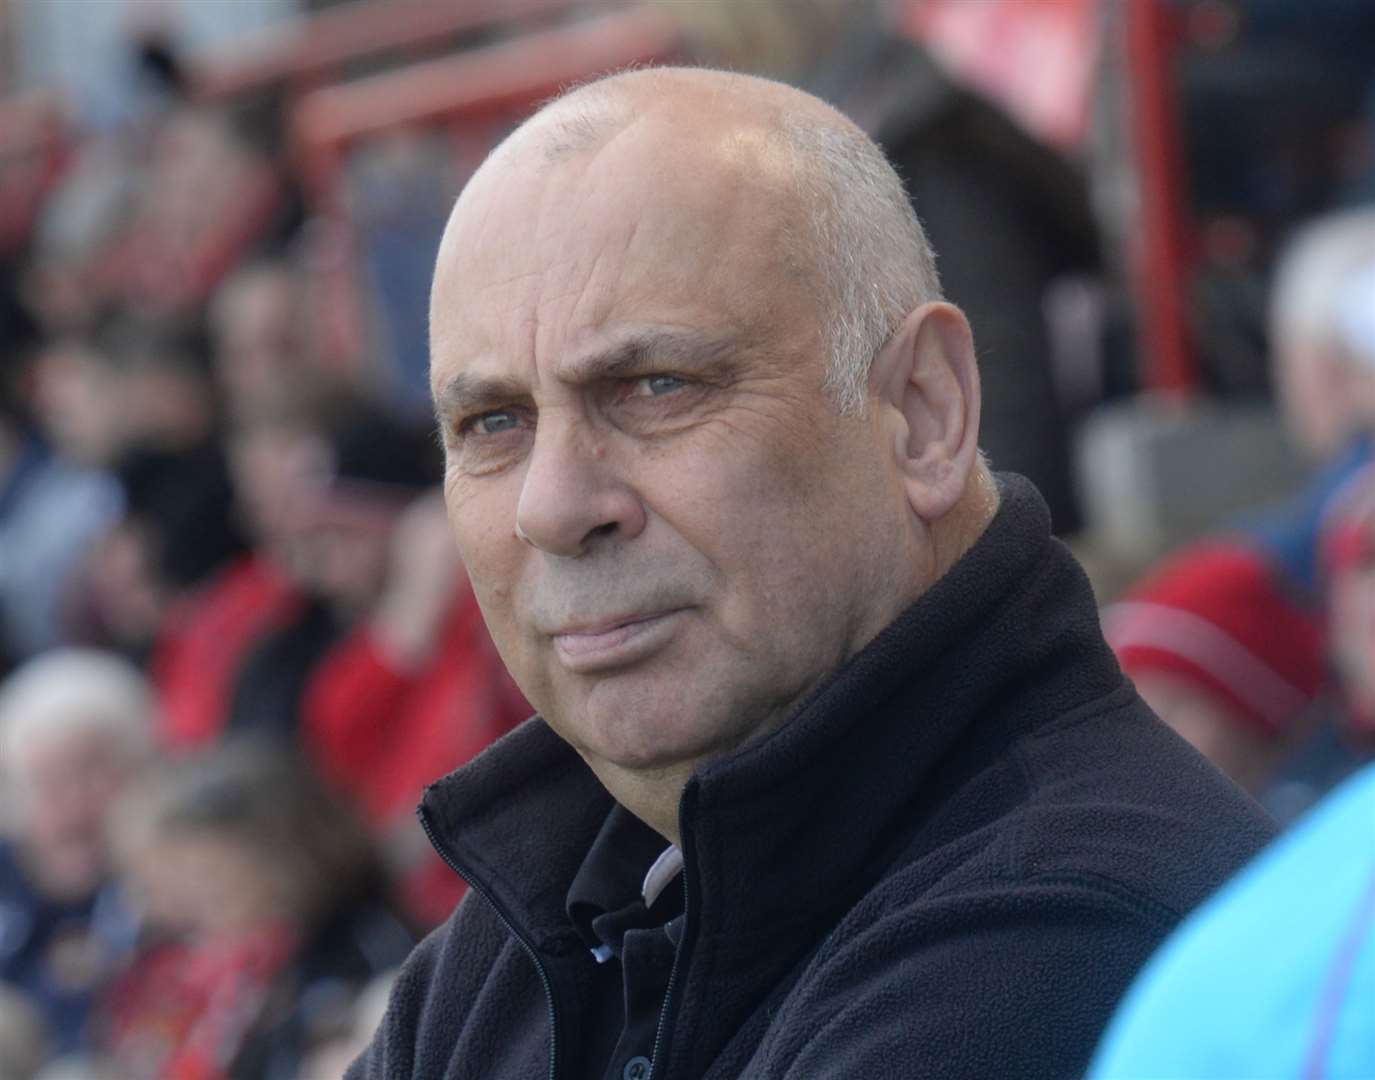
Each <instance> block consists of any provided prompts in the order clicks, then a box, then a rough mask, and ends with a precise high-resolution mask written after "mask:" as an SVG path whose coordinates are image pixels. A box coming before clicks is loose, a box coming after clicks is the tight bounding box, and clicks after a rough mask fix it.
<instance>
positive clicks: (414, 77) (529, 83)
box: [292, 9, 678, 207]
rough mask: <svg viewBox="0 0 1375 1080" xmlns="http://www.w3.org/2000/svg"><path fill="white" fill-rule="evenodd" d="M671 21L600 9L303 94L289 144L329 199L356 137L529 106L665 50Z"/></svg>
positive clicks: (478, 120) (671, 46)
mask: <svg viewBox="0 0 1375 1080" xmlns="http://www.w3.org/2000/svg"><path fill="white" fill-rule="evenodd" d="M677 47H678V38H677V33H676V28H675V25H674V24H673V23H672V22H671V21H670V20H668V19H667V18H665V17H664V16H662V15H660V14H658V13H657V12H655V11H652V10H649V9H640V10H633V11H627V12H624V13H620V14H615V15H605V16H600V17H596V18H590V19H586V20H584V21H581V22H578V23H574V24H571V25H569V26H566V27H561V28H559V29H556V30H546V31H539V32H536V33H531V34H527V35H524V36H522V37H519V38H514V39H512V40H510V41H507V42H503V43H501V44H498V45H492V46H485V47H482V48H479V49H473V50H470V51H468V52H466V53H462V54H459V55H457V56H453V57H446V58H443V59H440V60H431V61H427V62H424V63H419V64H413V65H411V66H410V67H408V68H406V69H404V70H401V71H397V72H392V73H388V74H384V75H377V76H373V77H371V78H367V79H359V80H356V81H354V82H351V83H346V84H344V85H341V86H336V87H330V88H328V89H324V90H317V91H315V92H314V93H312V94H309V95H307V97H306V98H304V99H303V100H302V101H301V103H300V105H299V106H298V107H297V109H296V110H295V113H294V116H293V121H292V130H293V137H294V145H295V148H296V150H297V153H298V156H299V160H300V163H301V165H302V168H303V170H304V174H305V176H306V179H307V183H308V187H309V190H310V192H311V194H312V196H313V197H314V198H315V199H316V200H317V201H318V203H319V204H320V205H322V206H326V207H327V206H328V205H329V204H330V202H331V198H332V195H333V194H334V191H335V183H336V181H337V178H338V175H339V167H340V164H341V163H342V160H343V158H344V156H345V155H346V154H347V153H348V151H349V150H350V149H351V148H352V147H353V146H354V145H356V144H358V143H360V142H364V141H366V140H368V139H370V138H373V137H375V136H380V135H384V134H388V133H393V132H395V131H397V130H402V129H406V128H416V127H431V128H433V127H442V128H454V127H461V126H464V125H473V124H483V123H487V122H490V121H491V120H493V119H495V118H498V117H501V116H508V115H513V114H520V113H523V112H530V111H533V109H534V108H535V107H536V106H537V105H538V104H539V103H540V102H541V101H542V100H544V99H545V98H548V97H549V96H551V95H553V94H555V93H557V92H558V91H559V90H560V89H561V88H562V87H565V86H567V85H569V84H570V83H575V82H577V81H578V80H580V79H585V78H588V77H589V76H592V75H595V74H598V73H600V72H606V71H612V70H615V69H617V68H621V67H626V66H629V65H632V64H639V63H650V62H653V61H656V60H662V59H666V58H668V57H670V56H672V55H673V54H674V52H675V51H676V50H677Z"/></svg>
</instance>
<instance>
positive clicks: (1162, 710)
mask: <svg viewBox="0 0 1375 1080" xmlns="http://www.w3.org/2000/svg"><path fill="white" fill-rule="evenodd" d="M1103 630H1104V634H1105V636H1106V637H1107V639H1108V644H1110V645H1111V646H1112V648H1113V650H1114V651H1115V652H1116V653H1117V658H1118V660H1119V662H1120V663H1121V665H1122V669H1123V670H1124V671H1125V672H1126V673H1127V674H1128V675H1129V676H1131V679H1132V681H1133V682H1134V683H1136V688H1137V690H1138V691H1139V692H1140V694H1141V696H1142V697H1143V698H1145V699H1146V703H1147V704H1148V705H1150V706H1151V708H1152V709H1154V710H1155V712H1156V713H1157V714H1158V715H1160V716H1161V717H1163V718H1164V719H1165V720H1166V722H1167V723H1169V724H1170V726H1171V727H1173V728H1174V729H1175V730H1176V731H1177V732H1179V734H1181V735H1183V736H1184V738H1186V739H1188V740H1189V742H1191V743H1193V745H1194V746H1195V747H1197V748H1198V750H1199V751H1200V752H1201V753H1202V754H1203V755H1204V756H1205V757H1207V758H1208V759H1210V760H1211V761H1212V762H1213V764H1215V765H1217V766H1218V768H1220V769H1221V770H1222V771H1223V772H1225V773H1226V774H1227V775H1228V776H1230V777H1231V778H1232V779H1233V780H1235V781H1236V782H1237V783H1238V784H1240V785H1241V786H1242V787H1244V788H1246V789H1247V790H1248V791H1250V792H1251V793H1252V794H1258V793H1259V792H1260V791H1261V790H1263V788H1264V787H1265V785H1266V784H1267V783H1268V782H1269V781H1270V779H1271V777H1272V775H1273V773H1274V771H1275V769H1276V768H1277V767H1278V766H1279V764H1280V762H1281V761H1282V760H1283V759H1284V757H1285V756H1286V755H1287V754H1288V753H1289V752H1291V751H1292V750H1293V749H1294V747H1295V746H1296V745H1298V743H1299V741H1300V740H1301V738H1302V737H1303V736H1304V735H1305V734H1307V727H1306V724H1305V721H1306V720H1307V719H1309V718H1311V710H1312V706H1313V702H1314V700H1315V699H1316V697H1317V695H1318V691H1319V689H1320V687H1321V685H1322V682H1323V654H1322V630H1321V627H1320V625H1319V623H1318V621H1317V620H1316V619H1315V618H1314V617H1313V616H1312V615H1311V614H1309V613H1307V612H1305V611H1303V610H1302V609H1301V608H1299V607H1298V606H1297V605H1295V604H1294V603H1293V601H1292V600H1290V599H1289V598H1288V597H1286V596H1285V595H1284V594H1283V592H1282V591H1281V589H1280V587H1279V583H1278V582H1277V581H1276V580H1275V576H1274V573H1273V571H1272V570H1271V569H1270V567H1269V566H1268V565H1267V564H1266V563H1265V561H1264V560H1263V559H1262V558H1261V557H1260V556H1259V555H1257V554H1256V553H1255V552H1253V551H1249V550H1247V549H1246V548H1244V547H1241V546H1234V545H1221V544H1219V545H1207V544H1200V545H1197V546H1195V547H1192V548H1189V549H1187V550H1186V551H1184V552H1182V553H1180V554H1179V555H1177V556H1175V557H1174V558H1173V559H1170V560H1168V561H1167V562H1166V563H1165V564H1164V565H1162V566H1161V567H1160V568H1159V569H1157V570H1156V571H1155V572H1153V573H1152V574H1151V575H1150V576H1149V577H1148V578H1147V579H1146V580H1145V581H1143V582H1141V583H1140V584H1139V585H1137V586H1136V587H1135V588H1133V589H1132V590H1131V591H1130V592H1129V593H1128V594H1127V595H1126V596H1125V597H1124V598H1123V599H1122V600H1120V601H1119V602H1117V603H1115V604H1113V605H1111V606H1110V607H1108V608H1107V610H1106V611H1105V612H1104V613H1103Z"/></svg>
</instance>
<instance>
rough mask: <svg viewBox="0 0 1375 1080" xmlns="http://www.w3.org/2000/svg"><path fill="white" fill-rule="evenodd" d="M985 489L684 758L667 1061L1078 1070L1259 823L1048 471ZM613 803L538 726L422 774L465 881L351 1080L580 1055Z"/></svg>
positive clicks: (603, 990) (695, 1072)
mask: <svg viewBox="0 0 1375 1080" xmlns="http://www.w3.org/2000/svg"><path fill="white" fill-rule="evenodd" d="M1001 484H1002V495H1003V504H1002V508H1001V510H1000V511H999V513H998V515H997V517H996V518H995V520H994V521H993V523H992V524H991V526H990V527H989V528H988V530H987V531H986V533H985V534H984V536H983V537H982V538H981V539H980V540H979V541H978V542H977V544H976V545H975V546H974V548H973V549H972V550H971V551H970V552H969V553H968V554H967V555H965V556H964V558H962V559H961V560H960V561H959V563H957V565H956V566H955V567H954V569H953V570H952V571H951V572H950V573H949V574H947V575H946V576H945V577H944V578H943V579H941V581H939V582H938V583H937V584H936V585H935V586H934V587H933V588H932V589H931V590H930V591H929V592H928V593H927V594H926V595H925V596H923V597H922V598H921V599H920V600H918V601H917V603H915V604H914V605H913V606H912V607H911V608H909V609H908V610H907V611H906V612H905V613H904V614H903V615H901V616H900V617H899V618H898V619H897V620H896V621H895V622H894V623H893V624H892V625H891V626H889V627H888V628H887V629H886V630H885V631H883V633H881V634H880V635H879V636H878V637H877V638H876V639H875V640H874V641H873V642H872V643H870V644H869V645H868V646H867V647H866V648H865V649H864V650H862V651H861V652H860V653H859V654H858V655H857V656H855V657H854V658H853V659H851V660H850V661H849V662H848V663H847V664H846V665H845V666H844V667H843V668H842V669H841V670H840V671H838V672H837V673H836V674H835V675H834V676H833V677H832V678H831V679H830V680H829V681H828V682H826V683H825V684H824V685H823V686H822V687H820V688H819V689H818V690H817V691H816V692H815V693H814V694H813V695H812V696H811V697H810V698H809V699H808V700H806V701H804V702H803V703H802V704H801V705H800V707H799V708H798V709H797V710H796V712H795V713H794V714H793V716H792V717H791V719H789V720H788V721H787V722H786V723H785V724H783V725H782V726H781V727H780V728H779V729H778V730H776V731H774V732H773V733H772V734H770V735H768V736H766V737H764V738H761V739H760V740H758V741H756V742H754V743H752V744H749V745H748V746H746V747H744V748H743V749H742V750H740V751H738V752H736V753H735V754H733V755H731V756H729V757H727V758H724V759H721V760H718V761H715V762H712V763H710V764H708V765H705V766H703V767H702V768H700V769H699V770H698V771H697V773H696V774H695V775H694V777H693V778H692V780H690V781H689V783H688V785H687V787H686V789H685V790H684V793H683V798H682V803H681V807H680V823H681V833H682V847H683V854H684V857H685V870H684V884H685V888H686V922H685V928H684V932H683V937H682V939H681V942H680V945H679V949H678V956H677V960H676V964H675V970H674V973H673V975H672V977H671V985H670V990H669V994H668V999H667V1001H666V1002H665V1005H664V1008H663V1013H662V1016H661V1020H660V1031H661V1039H660V1046H659V1049H658V1050H657V1052H656V1054H655V1056H654V1061H653V1070H652V1074H651V1075H652V1078H653V1080H704V1078H706V1080H717V1078H724V1077H749V1078H750V1080H774V1078H776V1080H826V1078H829V1077H834V1078H837V1080H839V1078H847V1080H848V1078H854V1077H865V1078H868V1080H876V1078H893V1080H910V1078H913V1077H923V1078H938V1077H951V1078H953V1077H971V1078H973V1077H980V1078H986V1077H1000V1078H1004V1077H1071V1076H1078V1075H1080V1074H1081V1073H1082V1072H1083V1070H1084V1068H1085V1067H1086V1066H1087V1064H1088V1061H1089V1057H1090V1055H1091V1053H1092V1051H1093V1047H1094V1045H1095V1043H1096V1042H1097V1040H1098V1037H1099V1035H1100V1033H1101V1032H1102V1029H1103V1027H1104V1026H1105V1025H1106V1023H1107V1020H1108V1018H1109V1016H1110V1015H1111V1013H1112V1010H1113V1007H1114V1006H1115V1004H1116V1003H1117V1000H1118V998H1119V997H1120V996H1121V994H1122V992H1123V991H1124V990H1125V989H1126V987H1127V985H1128V983H1129V982H1130V981H1131V978H1132V976H1133V975H1134V974H1135V972H1136V971H1137V969H1138V968H1139V967H1140V966H1141V965H1142V964H1143V962H1144V961H1145V960H1146V958H1147V957H1148V956H1149V955H1150V953H1151V952H1152V950H1153V949H1154V948H1155V947H1156V945H1157V944H1158V943H1159V942H1160V941H1161V940H1162V939H1163V938H1164V937H1165V936H1166V935H1167V934H1168V933H1169V932H1170V930H1171V929H1172V928H1173V927H1174V926H1175V924H1176V923H1178V922H1179V921H1180V919H1181V918H1182V917H1183V916H1184V914H1185V913H1187V912H1188V911H1189V910H1190V909H1192V908H1193V907H1194V906H1195V905H1197V904H1198V903H1200V902H1201V901H1202V900H1203V899H1204V898H1205V897H1207V896H1208V895H1209V894H1210V893H1211V892H1212V891H1213V890H1214V889H1215V888H1216V887H1217V886H1218V885H1219V884H1221V883H1222V882H1223V881H1224V880H1225V879H1226V878H1227V877H1228V876H1230V875H1231V874H1232V873H1233V871H1235V870H1236V869H1237V868H1238V867H1239V866H1241V865H1242V864H1243V863H1244V862H1246V861H1247V860H1248V859H1249V858H1250V857H1251V856H1252V855H1253V854H1255V852H1256V851H1257V850H1258V849H1259V848H1260V847H1261V846H1262V845H1263V844H1264V843H1265V842H1266V841H1267V840H1268V838H1269V836H1270V826H1269V824H1268V822H1267V820H1266V819H1265V817H1264V816H1263V815H1262V814H1261V812H1260V811H1259V810H1258V809H1257V808H1256V807H1255V805H1254V804H1253V803H1251V802H1250V801H1249V800H1248V799H1247V798H1246V797H1245V796H1243V795H1242V794H1241V793H1240V792H1239V791H1238V790H1237V789H1236V788H1234V787H1233V786H1232V785H1231V784H1230V783H1229V782H1228V781H1226V780H1224V779H1223V778H1222V776H1221V775H1220V774H1219V773H1217V772H1216V771H1215V770H1214V769H1213V768H1212V767H1211V766H1210V765H1209V764H1208V763H1207V762H1205V761H1204V760H1203V759H1202V758H1201V757H1199V756H1198V755H1197V754H1196V753H1195V752H1194V751H1193V750H1192V749H1190V748H1189V747H1188V746H1187V745H1186V744H1185V743H1184V742H1183V741H1182V740H1180V739H1179V738H1177V737H1176V736H1175V735H1174V734H1173V733H1172V732H1170V731H1169V730H1168V729H1167V728H1166V727H1165V726H1164V725H1163V724H1161V723H1160V722H1159V721H1158V720H1157V719H1156V718H1155V717H1154V716H1153V715H1152V714H1151V713H1150V712H1149V711H1148V710H1147V708H1146V707H1145V705H1144V704H1143V703H1142V702H1141V700H1140V699H1139V698H1138V697H1137V695H1136V693H1135V691H1134V690H1133V688H1132V686H1131V685H1130V683H1128V682H1127V681H1126V680H1125V679H1124V678H1123V676H1122V674H1121V673H1120V671H1119V670H1118V668H1117V665H1116V662H1115V661H1114V660H1113V657H1112V653H1111V652H1110V651H1109V649H1108V647H1107V645H1106V644H1105V643H1104V641H1103V638H1102V635H1101V633H1100V631H1099V627H1098V616H1097V611H1096V608H1095V605H1094V600H1093V595H1092V592H1091V591H1090V588H1089V584H1088V581H1087V580H1086V579H1085V577H1084V575H1083V573H1082V571H1081V570H1080V568H1079V567H1078V565H1077V564H1076V563H1075V562H1074V560H1073V558H1072V557H1071V556H1070V555H1069V553H1068V552H1067V551H1066V550H1065V549H1064V548H1063V547H1062V546H1061V545H1060V544H1059V543H1058V542H1056V541H1054V540H1053V539H1052V538H1051V537H1050V533H1049V516H1048V514H1047V512H1046V509H1045V505H1044V503H1043V502H1042V501H1041V499H1040V497H1039V496H1038V495H1037V494H1036V492H1035V489H1034V488H1032V487H1031V486H1030V485H1029V484H1028V483H1027V482H1026V481H1024V480H1021V479H1020V478H1018V477H1014V476H1005V477H1002V478H1001ZM610 805H611V801H610V798H609V796H608V795H607V794H606V793H605V791H604V790H603V789H602V788H601V787H600V785H599V784H598V783H597V782H596V780H595V778H594V777H593V775H592V774H591V772H590V771H589V770H588V769H587V768H586V766H585V765H584V764H583V763H582V761H581V759H580V758H579V757H578V756H577V755H576V754H575V753H574V752H573V751H572V750H570V749H569V748H568V747H567V746H566V745H565V744H564V743H563V742H562V741H561V740H560V739H559V738H557V737H556V736H555V735H554V734H553V733H552V732H551V731H550V730H549V728H548V727H547V726H546V725H545V724H544V723H543V721H542V720H539V719H534V720H531V721H530V722H528V723H526V724H525V725H523V726H522V727H520V728H519V729H517V730H516V731H515V732H513V733H512V734H511V735H509V736H508V737H507V738H505V739H504V740H502V741H501V742H499V743H498V744H496V745H495V746H494V747H492V748H491V749H490V750H489V751H488V752H487V753H485V754H484V755H482V756H480V757H479V758H478V759H477V760H475V761H474V762H472V763H471V764H470V765H468V766H466V767H464V768H463V769H461V770H459V771H458V772H456V773H454V774H453V775H451V776H449V777H448V778H446V779H445V780H443V781H440V782H439V783H438V784H436V785H434V786H433V787H431V788H430V790H429V791H428V792H427V793H426V796H425V801H424V803H423V805H422V807H421V818H422V821H423V822H424V824H425V827H426V829H427V830H428V831H429V833H430V835H431V838H432V840H433V841H434V842H435V844H436V846H437V847H438V848H439V850H440V853H441V854H442V855H443V856H444V857H445V858H446V859H447V860H449V862H450V863H451V864H452V865H454V866H455V867H456V868H458V869H459V871H460V872H461V873H462V874H463V875H464V876H465V877H467V878H468V879H469V881H470V882H471V883H472V885H473V891H472V892H470V893H469V895H468V897H467V899H465V900H464V902H463V903H462V904H461V905H460V906H459V908H458V910H457V911H456V912H455V914H454V916H453V917H452V918H451V919H450V921H449V922H448V924H447V925H446V926H444V927H441V928H440V929H439V930H437V931H436V932H435V933H434V934H432V935H431V936H430V937H429V938H428V939H427V940H426V941H425V942H423V943H422V944H421V945H420V946H419V948H418V949H417V950H416V952H415V953H414V954H413V955H412V957H411V959H410V960H409V961H408V962H407V964H406V966H405V967H404V969H403V970H402V973H401V975H400V978H399V980H398V982H397V985H396V989H395V991H394V993H393V998H392V1002H391V1006H390V1008H389V1010H388V1013H387V1016H386V1018H385V1019H384V1021H383V1023H382V1026H381V1028H380V1029H379V1031H378V1033H377V1035H376V1038H375V1041H374V1043H373V1045H372V1047H371V1048H370V1049H369V1050H368V1051H367V1053H366V1054H364V1056H363V1057H362V1058H361V1059H360V1060H359V1061H358V1062H357V1063H356V1064H355V1065H354V1067H353V1068H352V1070H351V1071H350V1073H349V1078H350V1080H399V1078H403V1077H425V1078H433V1080H440V1078H446V1080H458V1078H471V1080H505V1078H512V1080H515V1078H520V1080H529V1078H538V1077H542V1076H549V1077H552V1078H556V1080H563V1078H575V1077H582V1076H585V1075H588V1072H587V1071H586V1070H587V1066H586V1065H585V1063H584V1062H583V1057H582V1055H583V1046H584V1025H585V1023H586V1020H587V1018H588V1017H589V1016H593V1015H605V1011H604V1010H603V1009H602V1008H601V1007H600V1005H599V1003H600V1002H602V1001H604V1000H605V999H606V995H611V994H617V995H619V994H620V993H621V984H620V980H619V978H618V977H614V973H610V974H611V975H612V976H613V977H608V973H607V972H606V971H605V969H604V968H599V967H598V965H597V964H596V963H595V962H594V961H593V959H592V957H591V956H590V954H589V952H588V949H587V947H586V946H585V945H584V944H583V942H582V941H581V939H580V938H579V937H578V936H577V934H576V932H575V931H574V929H573V927H572V926H571V925H570V923H569V921H568V917H567V915H566V913H565V910H564V902H565V898H566V894H567V890H568V886H569V883H570V881H571V879H572V877H573V875H574V873H575V872H576V870H577V868H578V866H579V864H580V863H581V862H582V859H583V857H584V855H585V854H586V853H587V850H588V848H589V846H590V845H591V843H592V839H593V837H594V836H595V835H596V833H597V831H598V829H599V828H600V827H601V825H602V822H603V820H604V819H605V817H606V815H607V813H608V811H609V808H610ZM612 966H614V965H607V967H612ZM612 1000H613V1001H614V999H612Z"/></svg>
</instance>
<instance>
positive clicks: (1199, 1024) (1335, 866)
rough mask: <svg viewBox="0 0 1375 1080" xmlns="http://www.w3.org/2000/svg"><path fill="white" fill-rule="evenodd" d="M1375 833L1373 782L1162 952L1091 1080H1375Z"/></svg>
mask: <svg viewBox="0 0 1375 1080" xmlns="http://www.w3.org/2000/svg"><path fill="white" fill-rule="evenodd" d="M1372 823H1375V770H1372V769H1367V770H1366V771H1365V772H1364V773H1362V774H1361V775H1360V776H1359V777H1358V778H1356V779H1353V780H1351V781H1350V782H1349V783H1348V784H1346V785H1345V786H1344V787H1342V788H1341V789H1339V790H1338V791H1337V792H1336V793H1334V794H1333V795H1332V796H1331V797H1330V798H1329V799H1328V800H1327V801H1325V802H1324V803H1323V804H1322V806H1321V807H1320V808H1319V809H1318V810H1316V811H1314V812H1313V813H1312V815H1310V816H1309V817H1308V818H1307V819H1305V820H1304V821H1303V822H1301V823H1300V824H1299V825H1297V826H1296V827H1295V828H1294V829H1293V830H1292V831H1291V832H1290V833H1289V834H1288V835H1287V836H1284V837H1282V838H1281V839H1280V840H1279V841H1278V842H1277V843H1276V844H1275V845H1274V847H1272V848H1271V849H1270V850H1269V851H1268V852H1266V853H1265V854H1263V855H1262V856H1261V857H1260V858H1259V859H1258V860H1256V862H1255V863H1254V864H1252V865H1251V866H1250V867H1249V868H1248V869H1246V870H1245V871H1243V872H1242V873H1241V875H1240V876H1238V877H1237V878H1236V879H1235V880H1234V881H1233V882H1231V884H1229V885H1227V886H1226V887H1225V888H1223V890H1222V891H1221V892H1219V893H1218V894H1217V896H1215V897H1214V898H1213V899H1212V900H1210V901H1209V902H1208V903H1207V904H1205V905H1204V906H1203V907H1202V908H1200V909H1199V910H1198V911H1197V912H1195V913H1194V915H1193V916H1191V917H1190V918H1189V919H1188V920H1187V921H1186V922H1185V923H1184V924H1183V925H1182V926H1181V927H1180V928H1179V930H1177V931H1176V932H1175V934H1174V936H1173V937H1171V938H1170V940H1169V941H1167V942H1166V944H1165V946H1164V947H1163V948H1162V949H1161V950H1160V952H1159V953H1157V954H1156V956H1155V957H1154V958H1153V959H1152V960H1151V962H1150V964H1149V965H1148V966H1147V967H1146V968H1145V970H1144V971H1143V972H1142V974H1141V976H1140V977H1139V978H1138V980H1137V982H1136V983H1135V985H1134V986H1133V987H1132V989H1131V991H1130V992H1129V993H1128V994H1127V996H1126V997H1125V998H1124V999H1123V1002H1122V1005H1121V1007H1120V1008H1119V1010H1118V1013H1117V1016H1116V1018H1115V1019H1114V1020H1113V1022H1112V1025H1111V1027H1109V1029H1108V1032H1107V1035H1106V1036H1105V1038H1104V1040H1103V1043H1102V1045H1101V1046H1100V1047H1099V1050H1098V1055H1097V1058H1096V1059H1095V1062H1094V1065H1093V1066H1092V1068H1091V1069H1090V1070H1089V1076H1090V1077H1091V1078H1092V1080H1155V1078H1157V1077H1189V1078H1190V1080H1235V1078H1237V1077H1295V1078H1297V1077H1304V1078H1308V1077H1314V1078H1316V1077H1331V1078H1333V1080H1336V1078H1350V1080H1358V1078H1364V1077H1369V1076H1375V843H1372V842H1371V828H1372Z"/></svg>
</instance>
